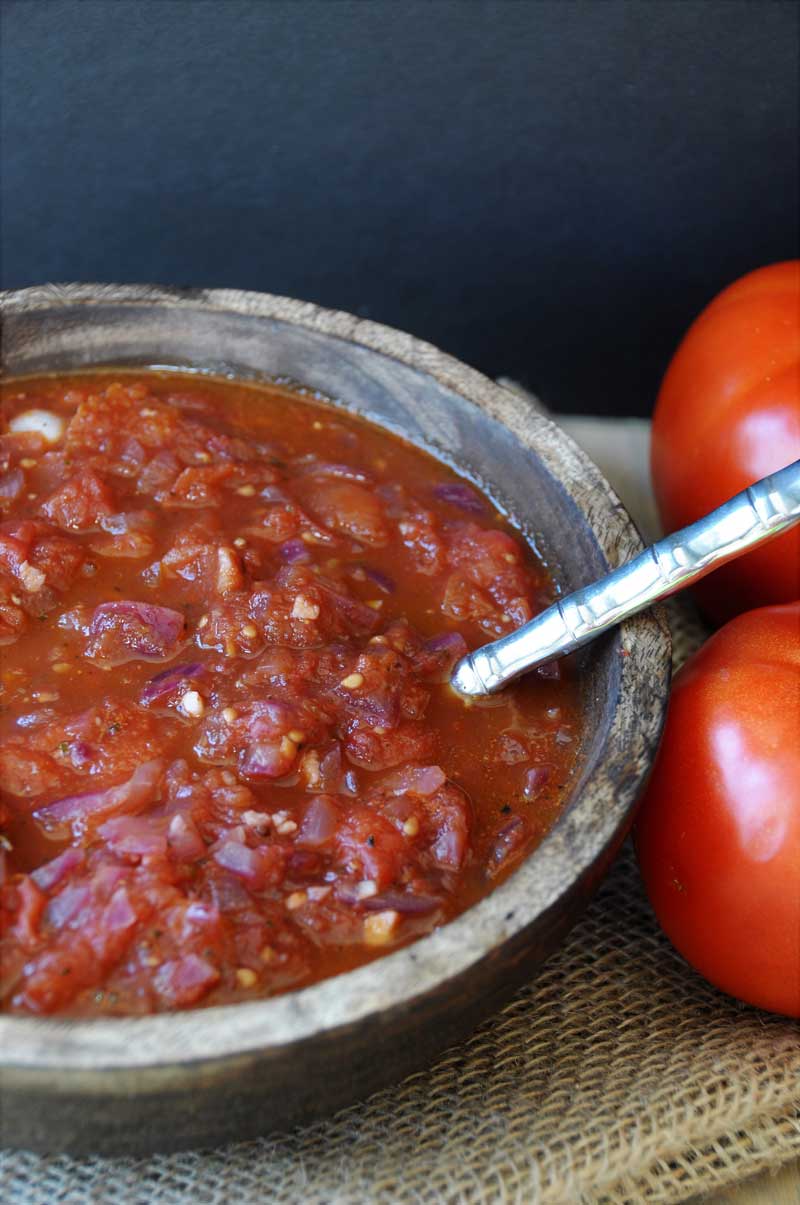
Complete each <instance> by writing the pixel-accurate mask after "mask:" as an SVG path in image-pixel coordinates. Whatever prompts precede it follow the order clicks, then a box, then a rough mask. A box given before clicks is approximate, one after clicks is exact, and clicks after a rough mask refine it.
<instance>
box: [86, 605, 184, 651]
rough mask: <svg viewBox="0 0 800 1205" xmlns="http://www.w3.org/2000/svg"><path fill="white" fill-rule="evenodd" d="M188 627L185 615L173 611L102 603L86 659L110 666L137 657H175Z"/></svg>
mask: <svg viewBox="0 0 800 1205" xmlns="http://www.w3.org/2000/svg"><path fill="white" fill-rule="evenodd" d="M184 627H185V620H184V617H183V615H181V613H180V611H173V610H172V609H171V608H170V607H158V606H154V605H153V604H152V603H142V602H134V601H132V600H124V601H123V600H120V601H119V602H108V603H101V604H100V606H99V607H95V610H94V614H93V615H92V620H91V623H90V624H89V632H88V635H89V644H88V645H87V648H86V655H87V657H90V658H92V659H94V660H96V661H99V662H101V663H102V664H104V665H108V666H117V665H124V664H125V662H126V661H132V660H134V659H135V658H137V657H144V658H152V659H158V658H164V657H171V656H172V655H173V654H174V653H176V652H177V650H178V644H179V642H180V639H181V637H182V635H183V631H184Z"/></svg>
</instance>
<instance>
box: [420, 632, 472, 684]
mask: <svg viewBox="0 0 800 1205" xmlns="http://www.w3.org/2000/svg"><path fill="white" fill-rule="evenodd" d="M466 654H467V642H466V640H465V639H464V637H463V636H462V635H461V633H460V632H441V633H440V634H439V635H438V636H432V637H431V638H430V640H426V641H425V643H424V644H423V646H422V648H421V649H420V652H419V655H418V665H419V672H420V673H422V674H424V675H425V677H426V678H429V679H430V680H432V681H434V682H448V681H449V680H450V675H451V673H452V672H453V666H454V665H455V664H456V662H457V661H460V660H461V658H462V657H465V656H466Z"/></svg>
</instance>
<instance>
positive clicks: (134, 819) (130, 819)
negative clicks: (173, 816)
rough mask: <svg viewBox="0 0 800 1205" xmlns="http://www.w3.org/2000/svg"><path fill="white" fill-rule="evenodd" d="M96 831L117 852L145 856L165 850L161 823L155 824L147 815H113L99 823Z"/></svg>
mask: <svg viewBox="0 0 800 1205" xmlns="http://www.w3.org/2000/svg"><path fill="white" fill-rule="evenodd" d="M97 832H98V835H99V836H100V837H102V838H103V840H104V841H105V842H107V844H108V845H109V846H110V847H111V849H113V850H114V853H117V854H123V855H124V854H138V855H139V856H140V857H145V856H155V855H157V854H164V853H166V850H167V838H166V835H165V833H164V828H163V824H162V825H158V826H157V825H156V824H155V823H154V822H153V820H152V819H150V818H149V817H142V816H115V817H114V818H112V819H111V820H106V822H105V824H101V825H100V827H99V828H98V830H97Z"/></svg>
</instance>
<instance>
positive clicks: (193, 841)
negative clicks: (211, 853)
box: [167, 812, 206, 862]
mask: <svg viewBox="0 0 800 1205" xmlns="http://www.w3.org/2000/svg"><path fill="white" fill-rule="evenodd" d="M167 841H168V842H169V848H170V850H171V851H172V853H173V855H174V856H175V858H177V860H178V861H179V862H196V861H197V860H198V858H202V856H203V854H204V853H205V852H206V846H205V842H204V841H203V838H202V837H201V836H200V833H199V832H198V831H197V825H196V824H195V823H194V821H193V820H192V818H191V816H182V815H181V814H180V812H178V813H176V814H175V815H174V816H173V817H172V819H171V820H170V823H169V830H168V832H167Z"/></svg>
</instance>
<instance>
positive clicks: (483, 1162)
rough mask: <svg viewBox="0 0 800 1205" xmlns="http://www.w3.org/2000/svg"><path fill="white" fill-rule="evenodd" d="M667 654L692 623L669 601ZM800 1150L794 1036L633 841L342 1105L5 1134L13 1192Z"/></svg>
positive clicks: (402, 1184) (575, 1169)
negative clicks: (674, 901) (450, 1022)
mask: <svg viewBox="0 0 800 1205" xmlns="http://www.w3.org/2000/svg"><path fill="white" fill-rule="evenodd" d="M672 618H673V631H674V635H675V650H676V660H677V661H678V662H680V661H681V660H682V659H683V658H684V657H685V656H686V655H687V654H688V652H690V651H691V650H692V648H694V647H696V645H697V644H698V643H699V641H700V639H701V638H702V631H701V629H700V628H699V626H698V625H697V623H696V621H695V620H694V619H693V616H692V613H691V611H690V610H689V609H688V608H687V607H686V606H685V605H684V604H673V606H672ZM793 1155H800V1034H799V1033H798V1029H797V1027H796V1026H795V1025H794V1024H793V1023H792V1022H790V1021H788V1020H785V1019H783V1018H780V1017H774V1016H769V1015H767V1014H766V1013H761V1012H757V1011H756V1010H754V1009H750V1008H746V1007H744V1006H740V1005H738V1004H736V1003H735V1002H734V1001H732V1000H730V999H728V998H727V997H725V996H722V995H721V994H720V993H718V992H716V991H715V990H714V989H713V988H712V987H710V986H709V985H707V984H706V983H704V982H703V981H702V980H701V979H700V978H699V976H697V975H696V974H695V973H694V972H693V971H692V970H691V969H690V968H689V967H687V966H686V964H685V963H684V962H683V960H682V959H681V958H680V957H679V955H678V954H676V953H675V952H674V950H673V949H672V948H671V947H670V945H669V943H668V942H667V941H666V940H665V938H664V937H663V936H662V935H661V933H660V932H659V929H658V926H657V924H656V922H655V920H654V918H653V915H652V913H651V910H650V907H649V905H648V903H647V900H646V898H645V896H644V894H643V891H642V888H641V885H640V881H639V878H638V874H637V871H636V866H635V862H634V859H633V857H632V854H631V852H630V849H626V850H625V851H624V852H623V854H622V856H621V857H620V858H619V860H618V861H617V863H616V865H615V867H614V868H613V870H612V872H611V874H610V875H609V877H608V879H607V880H606V882H605V883H604V885H603V886H602V888H601V889H600V891H599V893H598V895H597V896H596V898H595V900H594V902H593V903H592V905H591V906H590V908H589V910H588V912H587V913H586V914H585V916H584V917H583V918H582V920H581V921H580V922H579V923H578V925H577V926H576V928H575V929H574V930H573V931H572V933H571V935H570V937H569V939H568V940H567V942H566V944H565V945H564V947H563V948H562V949H561V950H560V951H559V953H557V954H556V955H555V956H554V957H553V958H551V959H550V960H549V962H548V963H547V964H546V965H545V966H544V967H543V968H542V969H541V971H540V972H539V974H538V975H537V977H536V978H535V979H534V981H533V982H532V983H530V984H529V985H528V986H527V987H526V988H524V989H523V990H522V991H521V992H519V993H518V995H517V996H516V997H515V998H514V999H513V1000H512V1001H511V1003H510V1004H508V1005H507V1006H506V1007H505V1008H504V1009H502V1010H501V1011H500V1012H499V1013H498V1014H497V1015H496V1016H495V1017H494V1018H492V1020H490V1021H489V1022H488V1023H486V1024H484V1025H483V1026H482V1027H481V1028H480V1029H479V1030H478V1031H477V1032H476V1033H475V1034H474V1035H473V1037H472V1038H471V1039H470V1040H469V1041H467V1042H466V1043H464V1044H463V1045H461V1046H458V1047H455V1048H453V1049H452V1050H450V1051H449V1052H448V1053H447V1054H445V1055H444V1056H443V1057H442V1058H441V1059H440V1060H439V1061H438V1062H437V1063H436V1064H435V1065H434V1066H433V1067H431V1068H430V1069H428V1070H426V1071H424V1072H421V1073H419V1074H417V1075H414V1076H412V1077H411V1078H409V1079H407V1080H406V1081H405V1082H404V1083H402V1084H400V1085H398V1086H397V1087H396V1088H393V1089H391V1090H389V1091H385V1092H382V1093H380V1094H378V1095H376V1096H374V1097H372V1098H371V1099H370V1100H368V1101H367V1102H365V1103H364V1104H361V1105H359V1106H356V1107H353V1108H350V1109H347V1110H345V1111H344V1112H342V1113H340V1114H338V1115H337V1116H336V1117H334V1118H332V1119H330V1120H328V1121H324V1122H321V1123H319V1124H317V1125H314V1126H310V1127H307V1128H304V1129H301V1130H297V1131H294V1132H292V1133H289V1134H286V1135H280V1136H273V1137H271V1138H267V1139H263V1140H260V1141H257V1142H252V1143H243V1144H240V1145H237V1146H231V1147H227V1148H224V1149H221V1150H218V1151H213V1152H204V1153H198V1152H190V1153H183V1154H177V1155H163V1156H155V1157H152V1158H148V1159H118V1160H112V1159H90V1160H77V1159H71V1158H67V1157H66V1156H56V1157H44V1156H37V1155H33V1154H30V1153H27V1152H7V1153H6V1154H5V1155H4V1157H3V1158H2V1160H1V1161H0V1197H2V1199H3V1200H4V1201H9V1202H13V1203H14V1205H56V1203H58V1205H101V1203H102V1205H105V1203H106V1202H109V1203H111V1202H114V1203H115V1205H117V1203H119V1205H190V1203H191V1205H228V1203H232V1202H236V1203H237V1205H239V1203H240V1205H256V1203H259V1205H262V1203H271V1205H297V1203H302V1205H364V1203H375V1205H382V1203H386V1205H389V1203H391V1205H395V1203H405V1202H409V1203H412V1202H413V1203H419V1205H456V1203H459V1205H460V1203H464V1205H490V1203H492V1205H493V1203H495V1202H498V1203H506V1202H507V1203H511V1202H515V1203H519V1205H529V1203H530V1205H539V1203H541V1205H572V1203H576V1205H577V1203H586V1205H589V1203H592V1205H628V1203H630V1205H634V1203H639V1202H663V1203H667V1202H673V1201H681V1200H684V1199H686V1198H687V1197H690V1196H693V1195H695V1194H697V1193H700V1192H705V1191H708V1190H709V1189H713V1188H715V1187H722V1186H724V1185H726V1184H730V1183H732V1182H733V1181H735V1180H739V1179H741V1178H742V1177H744V1176H747V1175H750V1174H752V1173H754V1172H757V1171H760V1170H763V1169H766V1168H777V1167H778V1166H779V1165H780V1164H781V1163H783V1162H784V1161H786V1160H788V1159H790V1158H791V1157H792V1156H793Z"/></svg>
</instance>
